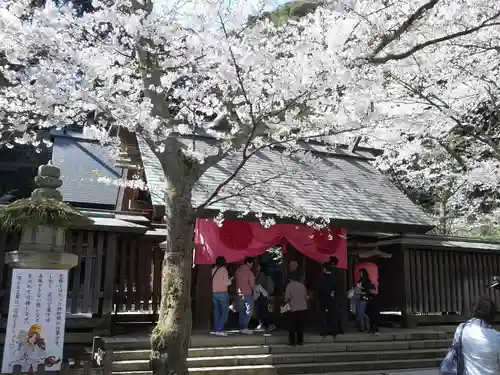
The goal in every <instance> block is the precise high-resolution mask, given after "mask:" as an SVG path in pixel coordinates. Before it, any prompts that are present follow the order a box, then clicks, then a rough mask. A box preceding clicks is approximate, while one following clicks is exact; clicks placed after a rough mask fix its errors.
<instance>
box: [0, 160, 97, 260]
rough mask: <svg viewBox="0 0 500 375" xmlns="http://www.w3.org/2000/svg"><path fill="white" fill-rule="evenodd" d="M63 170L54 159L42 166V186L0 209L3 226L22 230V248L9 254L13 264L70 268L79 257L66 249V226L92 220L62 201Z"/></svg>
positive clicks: (74, 225)
mask: <svg viewBox="0 0 500 375" xmlns="http://www.w3.org/2000/svg"><path fill="white" fill-rule="evenodd" d="M60 176H61V171H60V170H59V168H57V167H55V166H53V165H52V164H51V163H50V162H49V164H47V165H41V166H40V167H39V168H38V174H37V176H36V177H35V183H36V185H37V186H38V188H36V189H35V190H34V191H33V193H32V194H31V197H30V198H26V199H20V200H17V201H15V202H13V203H11V204H9V205H7V206H6V207H4V208H2V209H1V210H0V227H1V229H3V230H20V231H21V242H20V245H19V250H17V251H13V252H10V253H8V254H7V261H8V262H9V263H11V264H12V266H13V267H19V268H46V269H69V268H71V267H73V266H75V265H76V262H77V261H78V257H77V256H76V255H74V254H68V253H64V251H65V247H66V229H67V228H68V227H78V226H86V225H89V224H92V220H91V219H89V218H88V217H86V216H85V215H83V214H82V213H81V212H79V211H77V210H75V209H74V208H73V207H71V206H70V205H68V204H66V203H64V202H63V201H62V199H63V198H62V195H61V193H60V192H59V191H58V190H57V189H58V188H59V187H60V186H61V185H62V181H61V179H60Z"/></svg>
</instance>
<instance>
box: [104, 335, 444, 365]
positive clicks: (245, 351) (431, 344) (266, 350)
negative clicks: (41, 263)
mask: <svg viewBox="0 0 500 375" xmlns="http://www.w3.org/2000/svg"><path fill="white" fill-rule="evenodd" d="M450 344H451V341H450V340H448V339H441V340H414V341H380V342H356V343H337V342H322V343H316V344H306V345H304V346H296V347H289V346H287V345H283V344H276V345H262V346H259V345H254V346H233V347H230V346H221V347H211V348H191V349H189V357H190V358H197V357H221V356H235V355H258V354H286V353H324V352H361V351H382V350H409V349H438V348H448V347H449V346H450ZM149 356H150V350H149V349H142V350H119V351H114V352H113V361H125V360H147V359H149Z"/></svg>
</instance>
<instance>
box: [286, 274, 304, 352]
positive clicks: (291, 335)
mask: <svg viewBox="0 0 500 375" xmlns="http://www.w3.org/2000/svg"><path fill="white" fill-rule="evenodd" d="M307 299H308V296H307V289H306V287H305V285H304V283H303V282H302V280H301V278H300V276H299V274H298V273H297V272H295V273H293V274H291V275H290V282H289V283H288V285H287V286H286V289H285V302H286V303H288V304H289V306H290V311H289V312H288V319H289V320H288V345H291V346H295V345H303V344H304V323H305V320H306V312H307Z"/></svg>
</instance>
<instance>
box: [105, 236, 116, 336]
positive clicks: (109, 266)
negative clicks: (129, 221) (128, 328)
mask: <svg viewBox="0 0 500 375" xmlns="http://www.w3.org/2000/svg"><path fill="white" fill-rule="evenodd" d="M116 243H117V238H116V234H114V233H109V234H108V244H107V245H108V246H107V248H106V252H105V256H106V268H105V274H104V288H103V301H102V317H103V320H104V323H103V324H104V327H103V328H104V329H105V330H107V331H108V332H111V330H112V326H111V325H112V322H113V302H114V294H115V266H116V246H117V244H116Z"/></svg>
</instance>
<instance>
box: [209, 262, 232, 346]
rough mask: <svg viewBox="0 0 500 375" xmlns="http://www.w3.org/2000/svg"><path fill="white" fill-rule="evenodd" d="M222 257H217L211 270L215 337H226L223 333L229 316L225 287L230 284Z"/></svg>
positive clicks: (227, 296)
mask: <svg viewBox="0 0 500 375" xmlns="http://www.w3.org/2000/svg"><path fill="white" fill-rule="evenodd" d="M226 267H227V263H226V259H225V258H224V257H217V259H216V260H215V266H214V268H213V269H212V306H213V313H214V332H213V334H214V335H216V336H227V333H226V332H224V326H225V325H226V322H227V318H228V316H229V294H228V293H227V287H228V286H229V285H230V284H231V280H230V279H229V274H228V273H227V268H226Z"/></svg>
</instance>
